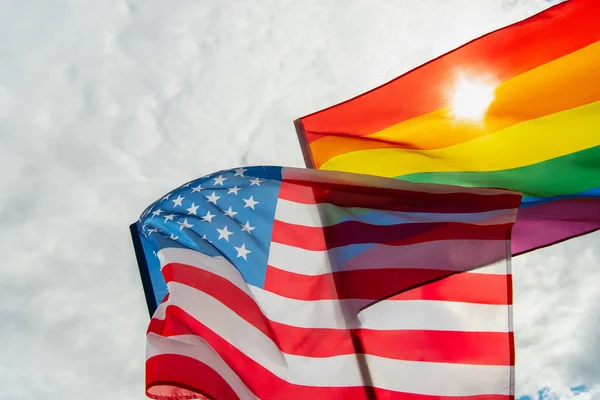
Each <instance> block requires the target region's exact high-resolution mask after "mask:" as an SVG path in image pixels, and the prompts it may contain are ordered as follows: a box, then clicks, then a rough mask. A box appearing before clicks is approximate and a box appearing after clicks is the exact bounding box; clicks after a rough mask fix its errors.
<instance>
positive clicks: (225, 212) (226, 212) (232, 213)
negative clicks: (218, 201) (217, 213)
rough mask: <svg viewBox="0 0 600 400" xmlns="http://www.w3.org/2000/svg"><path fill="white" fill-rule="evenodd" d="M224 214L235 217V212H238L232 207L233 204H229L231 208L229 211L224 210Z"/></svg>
mask: <svg viewBox="0 0 600 400" xmlns="http://www.w3.org/2000/svg"><path fill="white" fill-rule="evenodd" d="M223 214H225V215H227V216H228V217H231V218H233V216H234V215H235V214H237V212H235V211H233V210H232V209H231V206H229V210H227V211H224V212H223Z"/></svg>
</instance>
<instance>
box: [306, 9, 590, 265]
mask: <svg viewBox="0 0 600 400" xmlns="http://www.w3.org/2000/svg"><path fill="white" fill-rule="evenodd" d="M295 124H296V130H297V131H298V136H299V138H300V142H301V145H302V149H303V153H304V157H305V160H306V164H307V166H308V167H312V168H318V169H328V170H341V171H348V172H358V173H363V174H370V175H379V176H385V177H395V178H399V179H404V180H408V181H413V182H434V183H444V184H452V185H460V186H472V187H493V188H506V189H511V190H515V191H519V192H522V193H523V200H522V203H521V207H520V208H519V214H518V220H517V223H516V225H515V227H514V230H513V241H512V252H513V254H520V253H524V252H527V251H530V250H533V249H536V248H540V247H544V246H548V245H551V244H553V243H557V242H559V241H563V240H566V239H569V238H572V237H575V236H579V235H583V234H586V233H589V232H592V231H594V230H597V229H599V228H600V1H598V0H570V1H567V2H563V3H560V4H558V5H556V6H553V7H551V8H549V9H547V10H545V11H543V12H541V13H539V14H537V15H535V16H533V17H531V18H528V19H526V20H524V21H521V22H519V23H516V24H513V25H510V26H508V27H505V28H503V29H500V30H497V31H495V32H492V33H489V34H487V35H485V36H483V37H480V38H478V39H475V40H473V41H471V42H469V43H467V44H465V45H463V46H462V47H459V48H458V49H455V50H453V51H451V52H449V53H447V54H444V55H442V56H440V57H438V58H436V59H434V60H432V61H430V62H428V63H426V64H424V65H422V66H420V67H418V68H416V69H414V70H412V71H410V72H408V73H406V74H404V75H402V76H400V77H398V78H396V79H394V80H392V81H391V82H388V83H386V84H384V85H382V86H380V87H378V88H376V89H374V90H371V91H369V92H367V93H364V94H362V95H360V96H358V97H355V98H353V99H351V100H348V101H346V102H343V103H340V104H338V105H335V106H333V107H330V108H327V109H325V110H322V111H319V112H316V113H314V114H311V115H308V116H306V117H303V118H300V119H298V120H297V121H296V122H295Z"/></svg>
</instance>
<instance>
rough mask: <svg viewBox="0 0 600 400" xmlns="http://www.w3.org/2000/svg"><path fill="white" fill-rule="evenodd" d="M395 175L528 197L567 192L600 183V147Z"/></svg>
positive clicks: (590, 187)
mask: <svg viewBox="0 0 600 400" xmlns="http://www.w3.org/2000/svg"><path fill="white" fill-rule="evenodd" d="M598 134H599V135H600V132H599V133H598ZM396 178H399V179H404V180H408V181H412V182H431V183H444V184H448V185H457V186H471V187H473V186H476V187H493V188H503V189H510V190H515V191H518V192H521V193H523V194H524V196H527V197H529V196H533V197H548V196H559V195H568V194H573V193H579V192H583V191H586V190H589V189H593V188H596V187H598V186H600V146H595V147H592V148H589V149H586V150H582V151H579V152H577V153H572V154H568V155H565V156H562V157H558V158H553V159H551V160H546V161H543V162H540V163H537V164H532V165H528V166H526V167H520V168H513V169H506V170H502V171H491V172H422V173H416V174H408V175H403V176H397V177H396Z"/></svg>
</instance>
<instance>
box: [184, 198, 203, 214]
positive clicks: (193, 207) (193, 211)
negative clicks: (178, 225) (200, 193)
mask: <svg viewBox="0 0 600 400" xmlns="http://www.w3.org/2000/svg"><path fill="white" fill-rule="evenodd" d="M198 207H200V206H196V205H194V202H193V201H192V206H191V207H190V208H186V210H187V212H188V215H192V214H193V215H197V214H196V211H198Z"/></svg>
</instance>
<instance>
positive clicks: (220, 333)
mask: <svg viewBox="0 0 600 400" xmlns="http://www.w3.org/2000/svg"><path fill="white" fill-rule="evenodd" d="M519 202H520V195H519V194H516V193H514V192H508V191H502V190H492V189H473V188H459V187H451V186H444V185H430V184H415V183H410V182H405V181H400V180H394V179H386V178H378V177H372V176H366V175H354V174H347V173H340V172H333V171H316V170H304V169H294V168H287V167H283V168H282V167H247V168H238V169H233V170H227V171H221V172H218V173H215V174H211V175H209V176H205V177H202V178H200V179H197V180H194V181H192V182H189V183H187V184H185V185H183V186H181V187H179V188H178V189H176V190H174V191H173V192H171V193H169V194H167V195H165V196H164V197H163V198H161V199H160V200H158V201H157V202H155V203H154V204H153V205H151V206H150V207H149V208H147V209H146V211H144V213H143V214H142V216H141V218H140V220H139V221H138V222H137V226H138V230H139V232H140V234H141V236H142V237H143V239H144V240H145V241H147V242H148V243H150V245H151V247H152V249H153V250H154V252H155V256H156V257H157V259H158V261H159V262H160V268H161V272H162V276H163V277H164V281H165V282H166V285H167V288H168V294H167V295H166V296H165V297H164V299H163V300H162V303H161V304H160V306H159V307H158V308H157V310H156V311H155V312H154V314H153V315H152V319H151V322H150V325H149V328H148V332H147V359H146V394H147V395H148V396H149V397H152V398H157V399H187V398H198V397H200V398H202V396H204V397H206V398H209V399H218V400H228V399H256V398H260V399H374V398H377V399H396V398H402V399H411V400H413V399H414V400H418V399H434V398H435V399H440V398H447V399H450V398H451V399H459V398H460V399H467V398H468V399H484V398H485V399H488V398H489V399H495V400H501V399H510V398H513V397H514V384H513V376H514V371H513V369H514V368H513V366H514V345H513V335H512V326H511V320H512V315H511V296H512V295H511V275H510V263H509V260H510V230H511V227H512V225H513V223H514V221H515V218H516V209H517V207H518V206H519ZM462 271H468V272H462Z"/></svg>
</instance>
